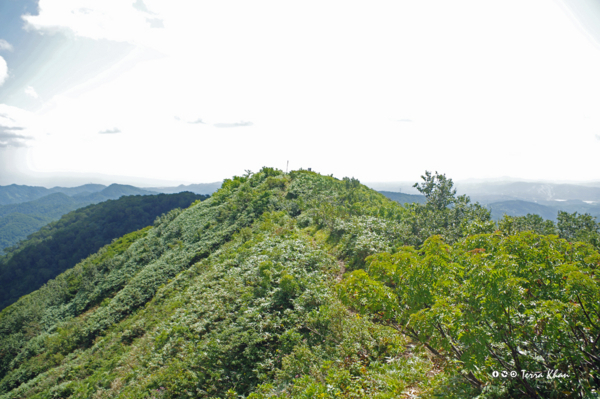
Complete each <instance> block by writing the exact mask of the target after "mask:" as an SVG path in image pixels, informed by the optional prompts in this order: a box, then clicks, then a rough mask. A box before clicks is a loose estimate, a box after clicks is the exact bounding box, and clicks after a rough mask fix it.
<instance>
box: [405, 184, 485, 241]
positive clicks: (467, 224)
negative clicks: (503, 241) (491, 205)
mask: <svg viewBox="0 0 600 399" xmlns="http://www.w3.org/2000/svg"><path fill="white" fill-rule="evenodd" d="M421 178H422V179H423V182H422V183H420V184H419V183H415V187H416V188H417V190H419V192H421V193H422V194H423V195H424V196H425V197H426V198H427V202H426V203H425V204H416V203H413V204H407V209H408V210H409V211H410V214H409V216H407V217H406V218H405V219H404V223H405V224H406V225H407V226H408V227H409V229H410V236H409V240H408V243H409V244H411V245H414V246H419V245H421V244H422V243H423V242H424V241H425V240H426V239H427V238H428V237H431V236H433V235H441V236H443V237H444V239H445V240H447V241H448V242H455V241H456V240H458V239H460V238H463V237H466V236H467V235H470V234H478V233H489V232H492V231H493V230H494V228H495V224H494V223H493V222H492V221H491V215H490V211H489V210H488V209H487V208H485V207H483V206H481V205H479V204H478V203H475V204H471V200H470V199H469V197H467V196H465V195H461V196H458V197H456V190H455V189H454V188H453V186H454V185H453V182H452V179H448V178H446V175H443V174H441V175H440V174H438V173H437V172H436V173H435V174H431V172H425V175H424V176H421Z"/></svg>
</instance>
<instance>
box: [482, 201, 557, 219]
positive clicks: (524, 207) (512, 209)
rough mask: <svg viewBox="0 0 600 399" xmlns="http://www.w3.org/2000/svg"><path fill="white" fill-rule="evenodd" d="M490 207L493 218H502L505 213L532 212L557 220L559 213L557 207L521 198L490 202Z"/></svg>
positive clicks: (514, 214)
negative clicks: (521, 199)
mask: <svg viewBox="0 0 600 399" xmlns="http://www.w3.org/2000/svg"><path fill="white" fill-rule="evenodd" d="M488 208H489V209H490V210H491V211H492V218H493V219H494V220H499V219H502V217H503V216H504V215H508V216H525V215H527V214H528V213H531V214H535V215H540V216H541V217H543V218H544V219H548V220H553V221H556V215H557V213H558V210H557V209H556V208H551V207H549V206H545V205H541V204H536V203H535V202H528V201H520V200H514V201H503V202H494V203H491V204H489V205H488Z"/></svg>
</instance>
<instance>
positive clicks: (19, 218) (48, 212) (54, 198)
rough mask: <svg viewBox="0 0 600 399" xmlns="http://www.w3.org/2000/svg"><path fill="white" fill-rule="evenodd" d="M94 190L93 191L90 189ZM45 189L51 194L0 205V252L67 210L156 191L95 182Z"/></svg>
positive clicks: (153, 193) (56, 218)
mask: <svg viewBox="0 0 600 399" xmlns="http://www.w3.org/2000/svg"><path fill="white" fill-rule="evenodd" d="M8 187H10V186H8ZM20 187H21V188H22V187H23V186H20ZM1 188H2V187H0V189H1ZM94 190H96V191H95V192H93V191H94ZM47 192H53V193H52V194H48V195H46V196H44V197H41V198H38V199H36V200H33V201H29V202H19V203H14V204H9V205H0V255H2V254H3V253H4V252H3V251H4V249H5V248H7V247H11V246H13V245H16V244H17V243H18V242H19V241H21V240H24V239H25V238H26V237H27V236H29V235H30V234H32V233H34V232H36V231H38V230H39V229H40V228H42V227H43V226H45V225H46V224H48V223H50V222H53V221H55V220H58V219H59V218H60V217H61V216H62V215H64V214H66V213H67V212H70V211H73V210H75V209H78V208H81V207H84V206H87V205H90V204H97V203H99V202H103V201H107V200H111V199H118V198H120V197H122V196H125V195H155V194H156V193H155V192H152V191H147V190H142V189H139V188H137V187H133V186H125V185H121V184H112V185H110V186H108V187H105V186H101V185H98V184H87V185H84V186H80V187H74V188H63V187H55V188H52V189H49V190H47ZM65 193H68V194H69V195H67V194H65Z"/></svg>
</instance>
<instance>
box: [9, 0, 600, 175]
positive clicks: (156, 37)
mask: <svg viewBox="0 0 600 399" xmlns="http://www.w3.org/2000/svg"><path fill="white" fill-rule="evenodd" d="M599 71H600V2H599V1H597V0H572V1H567V0H563V1H559V0H514V1H513V0H498V1H491V0H490V1H481V0H473V1H461V0H456V1H451V2H450V1H447V0H440V1H422V0H419V1H417V0H414V1H400V0H395V1H389V2H388V1H375V2H372V1H371V2H368V1H362V2H358V1H310V0H304V1H300V2H286V1H281V0H278V1H227V0H223V1H212V2H208V1H185V2H183V1H177V0H169V1H156V0H143V1H142V0H135V1H126V0H114V1H113V0H40V1H39V3H38V2H37V1H29V0H27V1H23V0H0V84H1V85H0V184H2V185H5V184H11V183H17V184H41V185H47V186H52V185H54V184H62V185H69V184H71V185H76V184H81V183H84V182H91V181H94V182H112V181H118V182H122V183H131V184H137V185H154V184H167V183H173V184H175V183H177V184H178V183H199V182H211V181H218V180H222V179H223V178H226V177H230V176H232V175H234V174H242V173H244V170H246V169H250V170H253V171H256V170H258V169H259V168H260V167H262V166H263V165H267V166H274V167H278V168H280V169H285V167H286V161H288V160H289V165H290V169H297V168H300V167H303V168H307V167H312V168H313V170H316V171H319V172H321V173H323V174H330V173H333V175H334V176H336V177H343V176H355V177H357V178H359V179H360V180H361V181H399V180H408V181H416V180H417V179H418V177H419V175H421V174H422V173H423V172H424V171H425V170H426V169H427V170H438V171H440V172H444V173H446V174H447V175H448V176H449V177H452V178H454V179H455V180H460V179H466V178H491V177H500V176H512V177H517V178H527V179H546V180H553V179H556V180H600V167H599V166H600V165H599V163H600V156H598V154H599V153H600V73H599ZM116 176H121V177H120V178H117V177H116Z"/></svg>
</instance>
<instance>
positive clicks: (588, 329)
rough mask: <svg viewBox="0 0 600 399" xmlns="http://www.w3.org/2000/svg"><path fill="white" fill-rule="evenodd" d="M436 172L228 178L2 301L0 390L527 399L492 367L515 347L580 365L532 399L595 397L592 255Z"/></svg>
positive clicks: (80, 394) (267, 173)
mask: <svg viewBox="0 0 600 399" xmlns="http://www.w3.org/2000/svg"><path fill="white" fill-rule="evenodd" d="M429 177H430V182H432V183H433V184H432V186H431V187H430V188H431V190H430V191H429V193H428V194H429V197H430V198H431V199H432V200H431V201H429V202H428V203H426V204H422V205H416V204H413V205H407V206H406V207H404V206H402V205H400V204H398V203H396V202H394V201H390V200H389V199H387V198H385V197H384V196H383V195H381V194H379V193H377V192H374V191H372V190H369V189H367V188H366V187H364V186H363V185H361V184H360V183H359V182H358V180H356V179H353V178H345V179H342V180H338V179H335V178H333V177H332V176H322V175H319V174H317V173H314V172H311V171H303V170H300V171H293V172H290V173H289V174H287V173H283V172H281V171H279V170H276V169H273V168H263V169H261V170H260V171H258V172H256V173H253V172H250V171H247V173H245V174H244V175H243V176H234V177H233V178H231V179H226V180H225V181H224V182H223V184H222V188H221V189H220V190H219V191H217V192H216V193H214V195H213V196H212V197H211V198H209V199H207V200H205V201H196V202H194V203H193V204H192V205H191V206H190V207H188V208H186V209H184V210H178V209H176V210H173V211H170V212H169V213H167V214H165V215H163V216H161V217H159V218H157V219H156V221H155V223H154V224H153V225H152V226H151V227H148V228H146V229H143V230H140V231H137V232H134V233H131V234H129V235H126V236H124V237H122V238H121V239H119V240H116V241H114V242H112V243H111V244H110V245H107V246H105V247H103V248H102V249H100V251H99V252H98V253H96V254H94V255H91V256H89V257H88V258H86V259H85V260H83V261H81V262H79V263H78V264H77V265H75V266H74V267H73V268H71V269H69V270H67V271H65V272H64V273H62V274H60V275H58V276H57V277H56V278H55V279H53V280H50V281H48V282H47V284H46V285H44V286H43V287H42V288H41V289H39V290H38V291H35V292H32V293H30V294H29V295H26V296H24V297H22V298H21V299H19V300H18V301H17V302H16V303H14V304H12V305H10V306H9V307H7V308H6V309H4V310H3V311H2V312H0V398H1V399H9V398H51V397H72V398H100V397H107V398H117V397H122V398H132V397H135V398H144V397H146V398H159V397H160V398H181V397H199V398H219V397H220V398H239V397H249V398H254V399H258V398H315V397H317V398H318V397H345V398H365V397H372V398H375V397H377V398H403V397H406V398H408V397H417V396H420V397H436V396H445V397H455V398H459V397H462V398H464V397H474V396H477V395H480V397H481V398H483V397H486V398H492V397H494V398H500V397H519V395H521V391H523V390H524V389H525V388H524V387H523V386H522V384H521V385H520V384H519V382H518V381H517V380H510V379H503V380H493V381H492V379H491V377H490V376H489V373H490V370H492V368H493V367H498V365H503V363H502V362H504V363H505V364H506V365H513V363H515V362H516V361H515V357H513V355H514V352H513V351H511V350H510V346H508V345H513V347H515V348H517V353H516V355H515V356H516V359H517V360H518V361H519V362H520V364H522V365H525V366H526V367H533V366H537V365H539V364H544V363H543V362H546V363H547V364H548V365H551V366H556V367H557V369H559V370H563V368H565V367H566V368H567V369H566V370H567V372H569V373H570V372H571V369H570V367H571V368H572V369H573V370H575V371H576V372H577V373H578V374H577V375H576V377H575V378H573V379H572V380H571V381H564V380H558V379H557V380H554V381H553V383H555V384H556V386H554V385H552V384H546V383H545V382H544V381H541V382H538V381H534V388H535V389H538V390H539V392H540V393H539V395H541V396H544V395H545V396H544V397H552V396H551V395H552V394H554V393H556V392H562V391H558V389H559V388H560V389H566V390H570V389H572V388H573V386H572V385H573V384H574V383H573V381H575V384H579V386H576V387H575V389H577V390H579V391H581V390H583V392H585V391H586V390H588V391H590V390H591V389H592V388H593V387H595V386H596V385H597V381H596V380H595V379H594V378H597V374H595V373H596V371H595V370H596V369H597V367H595V368H593V367H592V366H590V362H592V363H593V362H594V361H595V360H594V358H593V357H592V356H598V353H597V347H596V346H595V345H596V338H595V337H596V336H597V334H598V331H597V327H596V326H594V325H591V324H590V322H589V320H588V319H587V317H586V313H587V315H588V316H589V317H590V319H591V320H592V321H593V322H594V323H595V324H596V325H597V324H598V323H597V322H596V321H595V320H596V319H594V318H593V317H597V315H596V313H597V312H598V308H597V304H598V297H597V295H598V294H597V293H598V290H597V277H596V275H597V273H596V268H597V263H598V254H597V253H596V252H594V251H593V249H592V247H590V246H588V245H585V244H580V243H572V244H569V243H568V242H566V241H564V240H560V239H559V238H558V237H556V236H547V237H546V236H539V235H536V234H533V233H530V232H521V233H518V232H517V233H516V231H515V230H516V229H513V230H512V231H510V232H508V231H506V230H500V231H497V232H495V233H491V231H494V230H495V229H496V226H495V225H494V224H493V222H491V221H490V219H489V212H488V211H487V210H485V209H482V208H481V207H479V206H478V205H477V204H475V205H473V204H470V202H469V201H468V199H467V198H465V197H458V198H456V196H455V194H454V193H453V190H452V187H451V184H449V183H451V181H450V180H449V179H445V177H444V179H445V180H444V179H442V180H443V181H445V182H446V183H444V184H440V185H437V183H438V182H439V180H440V179H439V175H437V174H436V175H435V176H434V175H431V174H430V175H429ZM426 179H427V178H426ZM436 190H442V191H444V192H445V193H446V194H447V195H446V194H444V193H441V192H440V193H438V192H436ZM442 194H444V195H442ZM438 199H439V201H438ZM436 203H437V204H445V205H444V206H437V205H435V204H436ZM524 228H525V227H524ZM435 231H442V232H444V233H445V237H446V238H447V242H448V243H449V244H452V246H450V245H448V244H446V243H445V241H444V239H443V238H441V237H433V238H429V236H428V234H431V232H435ZM482 232H483V233H485V234H480V233H482ZM407 245H416V246H415V247H410V246H407ZM348 271H351V272H350V273H348ZM594 273H596V274H594ZM563 277H566V278H563ZM338 284H339V285H338ZM561 284H562V285H561ZM556 286H560V287H561V289H558V290H557V289H555V287H556ZM521 288H522V289H521ZM577 295H578V296H579V298H581V299H580V302H581V304H583V306H582V305H581V304H578V302H577V300H578V299H577V298H576V296H577ZM499 301H501V303H502V306H499V305H498V303H499ZM505 305H506V306H505ZM584 307H585V312H584V311H583V308H584ZM503 309H510V313H509V316H510V317H507V316H505V315H504V313H503V311H502V310H503ZM557 309H560V310H561V311H565V313H564V314H563V317H562V318H559V317H556V315H557V314H558V313H557ZM552 312H554V313H552ZM592 312H596V313H592ZM481 315H484V316H485V317H484V316H481ZM508 322H510V323H512V324H510V325H509V324H506V323H508ZM486 323H490V325H491V326H492V328H490V327H488V326H486ZM502 323H505V324H502ZM509 326H510V327H509ZM567 327H568V328H567ZM440 328H441V330H440ZM509 328H510V329H511V330H509ZM571 328H572V329H571ZM507 331H512V334H513V335H511V334H509V333H508V332H507ZM442 332H443V334H442ZM503 334H504V335H503ZM507 334H508V335H509V337H508V338H509V339H508V340H507V342H508V344H505V343H504V341H502V338H505V336H506V335H507ZM569 334H571V335H569ZM594 334H596V335H594ZM575 335H577V337H578V338H576V339H573V336H575ZM592 337H594V338H593V339H592ZM548 342H550V344H548ZM542 343H543V345H545V346H540V345H542ZM421 344H423V345H421ZM486 344H489V346H490V348H491V349H492V350H493V351H495V354H496V355H497V357H498V359H500V360H498V359H496V358H495V357H494V356H492V355H491V354H490V352H488V353H487V354H486V350H487V349H488V348H487V346H486ZM503 345H504V346H503ZM515 345H516V346H515ZM427 347H429V349H427ZM540 348H541V350H539V349H540ZM455 349H456V350H457V351H458V353H457V352H456V351H455ZM480 349H481V350H480ZM584 350H585V352H584ZM536 351H537V352H536ZM586 352H587V353H586ZM588 354H589V355H588ZM590 355H591V356H590ZM511 362H512V363H511ZM594 364H595V363H594ZM586 368H587V369H586ZM588 369H589V370H588ZM587 371H589V373H588V374H586V372H587ZM574 373H575V372H574ZM573 375H575V374H573ZM465 376H466V377H467V378H465ZM586 376H587V377H588V379H587V380H586ZM469 380H470V382H471V383H469ZM560 384H562V385H560ZM569 384H571V385H569ZM579 391H572V392H579ZM569 392H571V391H569ZM546 394H547V395H546Z"/></svg>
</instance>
